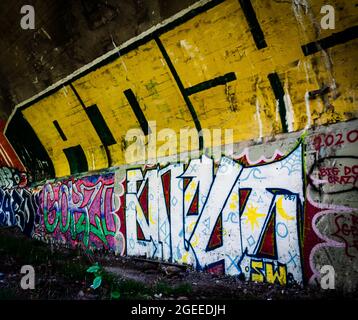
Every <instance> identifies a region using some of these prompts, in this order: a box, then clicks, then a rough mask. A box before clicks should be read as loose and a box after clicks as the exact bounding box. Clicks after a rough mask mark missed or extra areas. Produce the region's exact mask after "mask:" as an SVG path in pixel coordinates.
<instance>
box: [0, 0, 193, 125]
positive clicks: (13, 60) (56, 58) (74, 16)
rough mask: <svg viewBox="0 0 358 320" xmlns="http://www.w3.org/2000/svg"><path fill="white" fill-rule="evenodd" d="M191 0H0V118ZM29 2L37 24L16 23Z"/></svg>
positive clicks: (3, 118) (4, 117)
mask: <svg viewBox="0 0 358 320" xmlns="http://www.w3.org/2000/svg"><path fill="white" fill-rule="evenodd" d="M195 2H196V1H195V0H180V1H177V0H126V1H120V0H50V1H49V0H32V1H31V0H26V1H25V0H1V1H0V13H1V15H0V34H1V36H0V79H1V81H0V120H6V119H7V118H8V116H9V115H10V113H11V111H12V109H13V107H14V106H15V105H16V104H18V103H20V102H22V101H24V100H26V99H28V98H30V97H31V96H33V95H35V94H37V93H39V92H41V91H42V90H44V89H46V88H47V87H48V86H50V85H52V84H53V83H55V82H57V81H58V80H60V79H62V78H64V77H66V76H67V75H69V74H71V73H72V72H74V71H75V70H77V69H78V68H80V67H82V66H83V65H85V64H87V63H89V62H91V61H92V60H94V59H95V58H97V57H99V56H100V55H102V54H104V53H106V52H108V51H110V50H111V49H113V47H114V43H115V44H116V45H120V44H121V43H123V42H124V41H126V40H128V39H130V38H132V37H135V36H136V35H138V34H140V33H142V32H143V31H145V30H147V29H149V28H150V27H151V26H153V25H155V24H157V23H159V22H161V21H163V20H164V19H166V18H168V17H170V16H172V15H174V14H175V13H177V12H178V11H180V10H182V9H185V8H187V7H188V6H189V5H191V4H193V3H195ZM26 4H29V5H32V6H34V8H35V14H36V19H35V22H36V29H35V30H23V29H22V28H21V26H20V20H21V17H22V15H21V13H20V9H21V7H22V6H23V5H26Z"/></svg>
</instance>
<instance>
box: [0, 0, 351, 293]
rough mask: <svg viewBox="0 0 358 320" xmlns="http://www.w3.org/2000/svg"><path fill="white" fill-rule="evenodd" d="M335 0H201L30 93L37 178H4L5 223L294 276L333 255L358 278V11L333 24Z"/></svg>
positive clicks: (347, 280) (27, 157)
mask: <svg viewBox="0 0 358 320" xmlns="http://www.w3.org/2000/svg"><path fill="white" fill-rule="evenodd" d="M250 4H252V7H251V5H250ZM323 4H324V3H323V2H322V3H321V2H320V1H314V2H312V3H306V2H304V3H299V4H298V3H297V2H294V3H287V2H265V3H263V2H261V1H260V2H259V1H251V2H250V1H236V0H226V1H210V2H206V1H204V2H199V3H197V4H195V5H194V6H193V7H190V8H188V9H186V10H184V11H182V12H179V13H178V14H177V15H175V16H174V17H172V18H170V19H169V20H167V21H164V22H163V23H162V24H161V25H158V26H156V27H153V28H152V29H150V30H148V31H147V32H145V33H144V34H142V35H141V36H139V37H137V38H134V39H132V40H130V41H129V42H126V43H124V44H123V45H121V46H120V47H119V48H118V49H115V50H114V51H112V52H109V53H108V54H107V55H105V56H103V57H101V58H99V59H97V60H96V61H94V62H93V63H92V64H90V65H88V66H85V67H84V68H82V69H80V70H79V71H78V72H76V73H74V74H72V75H70V76H69V77H67V78H66V79H64V80H63V81H60V82H59V83H58V84H55V85H54V86H52V87H49V88H48V89H47V90H46V91H45V92H43V93H41V94H39V95H37V96H35V97H34V98H32V99H30V100H27V101H25V102H23V103H21V104H20V105H18V106H17V107H16V109H15V110H14V111H13V113H12V115H11V117H10V118H9V120H8V123H7V126H6V129H5V136H6V138H7V139H8V141H9V142H10V144H11V146H12V147H13V148H14V150H15V151H16V153H17V156H18V157H19V160H20V161H21V162H22V164H23V165H24V167H25V168H26V170H27V180H28V181H33V182H34V183H32V184H31V185H29V186H28V187H25V188H24V187H23V183H20V182H18V183H17V184H16V183H13V185H11V186H10V187H9V185H5V184H4V185H3V186H2V189H1V198H0V203H1V205H2V210H1V211H0V224H1V225H18V226H19V227H20V228H21V229H22V230H23V231H24V232H26V233H27V234H29V235H31V236H32V237H35V238H38V239H42V240H44V241H47V242H52V241H55V242H60V243H64V244H67V245H70V246H77V245H81V246H84V247H91V248H103V247H104V248H105V249H107V250H112V251H114V252H116V253H118V254H122V255H123V254H126V255H145V256H146V257H148V258H157V259H163V260H168V261H171V262H178V263H188V264H192V265H194V266H195V267H196V268H197V269H198V270H207V271H210V272H218V273H226V274H231V275H240V276H241V277H243V278H245V279H250V280H253V281H268V282H278V283H280V284H283V285H284V284H287V283H290V282H298V283H302V284H305V283H306V284H307V283H311V284H314V283H316V281H318V282H319V280H320V278H321V274H320V269H321V267H322V266H323V265H327V264H328V265H332V266H333V267H334V269H335V271H336V287H338V288H340V289H344V290H350V291H351V290H354V289H356V288H357V284H358V275H357V271H358V252H357V251H358V246H357V227H358V209H357V207H358V203H357V199H358V198H357V176H358V167H357V165H358V164H357V155H358V148H357V145H358V141H357V140H358V129H357V123H358V120H354V119H355V118H357V114H358V108H357V104H356V101H355V96H356V90H357V86H356V75H355V74H356V71H357V70H356V69H357V62H356V61H355V59H354V52H355V49H356V46H357V40H355V36H356V31H355V30H356V29H354V24H355V22H356V21H355V20H354V17H353V16H352V15H350V12H351V11H350V10H353V8H351V7H352V6H353V5H352V4H351V3H350V1H339V3H338V2H337V3H333V5H334V6H335V7H336V8H337V10H336V30H334V33H333V32H332V30H321V29H319V24H318V23H319V20H320V13H319V12H320V8H321V6H322V5H323ZM283 40H284V41H283ZM317 41H318V42H317ZM19 128H21V130H19ZM138 128H139V129H141V132H142V134H141V135H140V136H139V139H138V137H137V140H136V141H134V140H133V139H128V136H126V135H127V134H128V132H129V130H131V129H132V130H133V129H138ZM182 129H193V130H194V133H197V132H198V131H200V129H207V131H206V132H209V133H211V134H212V136H210V135H205V134H204V136H203V139H202V140H201V139H199V138H198V136H195V135H194V139H193V141H192V142H193V143H192V144H185V143H184V142H185V141H184V140H186V139H185V138H186V137H184V136H183V134H181V133H182V132H183V131H182ZM215 129H221V130H222V132H223V134H222V136H220V135H219V136H214V130H215ZM225 129H228V130H230V129H232V139H233V142H234V143H235V144H234V146H233V148H232V149H230V148H227V149H225V151H224V152H223V154H221V152H222V149H223V148H221V146H224V145H225V144H226V143H228V141H225V134H224V132H225V131H224V130H225ZM152 144H153V145H154V147H152ZM138 150H139V152H138ZM143 150H144V151H145V153H144V154H145V156H146V158H145V159H142V158H141V156H142V155H143V154H141V153H140V151H143ZM153 150H155V151H156V153H157V154H156V155H153V154H152V151H153ZM135 151H137V152H135ZM178 154H180V155H182V158H179V159H178V157H176V156H177V155H178ZM148 158H149V159H148ZM143 163H146V165H144V164H143ZM19 169H20V171H19V173H18V175H20V176H23V173H22V172H21V168H19ZM21 181H24V178H23V179H22V180H21Z"/></svg>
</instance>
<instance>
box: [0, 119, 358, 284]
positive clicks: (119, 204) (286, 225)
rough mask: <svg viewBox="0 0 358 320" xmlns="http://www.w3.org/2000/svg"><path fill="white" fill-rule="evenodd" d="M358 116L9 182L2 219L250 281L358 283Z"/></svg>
mask: <svg viewBox="0 0 358 320" xmlns="http://www.w3.org/2000/svg"><path fill="white" fill-rule="evenodd" d="M357 124H358V122H357V121H352V122H349V123H348V124H336V125H331V126H329V127H321V128H320V129H315V130H310V131H309V132H308V133H306V134H305V135H300V133H297V134H292V135H290V136H286V137H284V138H282V139H277V140H276V141H274V142H271V143H266V144H256V145H253V146H251V147H246V146H240V145H238V146H237V149H236V150H235V152H234V155H233V156H232V157H227V156H222V157H221V159H220V160H218V161H215V160H214V159H212V158H211V157H209V156H207V155H205V154H203V155H201V156H200V157H198V158H195V159H191V160H190V161H188V162H183V163H182V162H177V163H167V164H157V165H154V166H133V165H132V166H127V167H123V168H118V169H115V170H113V171H112V172H108V173H103V174H94V175H87V176H83V177H81V176H80V177H76V178H75V177H71V178H66V179H62V180H61V179H60V180H57V181H48V182H47V183H45V184H43V185H41V186H39V187H37V188H36V189H32V188H28V187H23V188H19V187H17V188H12V189H0V203H1V211H0V223H1V225H2V226H18V227H20V229H21V230H22V231H23V232H25V233H26V234H28V235H30V236H32V237H34V238H36V239H40V240H42V241H46V242H54V243H59V244H62V245H67V246H70V247H77V246H80V247H82V248H85V249H87V248H91V249H104V250H107V251H112V252H114V253H116V254H120V255H128V256H142V257H146V258H149V259H159V260H163V261H169V262H173V263H179V264H190V265H193V266H194V267H195V268H196V269H197V270H201V271H208V272H213V273H220V274H228V275H233V276H239V277H240V278H241V279H246V280H252V281H264V282H269V283H279V284H281V285H286V284H289V283H300V284H311V285H315V284H316V283H317V282H319V279H320V277H321V274H320V271H319V270H320V269H321V267H322V266H324V265H327V264H328V265H332V266H333V267H334V269H335V272H336V277H337V279H336V283H337V286H338V287H339V288H341V289H344V290H354V289H355V288H356V286H357V284H358V276H357V273H358V246H357V230H358V229H357V228H358V198H357V179H358V172H357V168H358V160H357V159H358V156H357V154H358V134H357V133H358V131H357Z"/></svg>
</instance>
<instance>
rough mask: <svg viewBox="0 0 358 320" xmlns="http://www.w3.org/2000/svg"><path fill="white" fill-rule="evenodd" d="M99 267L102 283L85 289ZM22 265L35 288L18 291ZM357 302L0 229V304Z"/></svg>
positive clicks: (331, 292) (326, 292)
mask: <svg viewBox="0 0 358 320" xmlns="http://www.w3.org/2000/svg"><path fill="white" fill-rule="evenodd" d="M95 264H97V265H98V266H99V268H98V269H99V275H100V277H101V279H102V282H101V285H100V286H99V287H98V288H97V289H93V288H91V285H92V283H93V280H94V274H93V273H89V272H87V269H88V268H89V267H91V266H93V265H95ZM23 265H32V266H33V267H34V269H35V289H33V290H23V289H22V288H21V286H20V282H21V278H22V277H23V276H24V275H23V274H21V273H20V270H21V267H22V266H23ZM352 297H353V298H354V297H357V295H356V294H354V295H352V294H350V295H345V294H343V293H340V292H337V291H335V290H319V289H317V288H312V287H306V288H302V287H299V286H291V287H282V286H279V285H273V284H268V283H254V282H247V281H241V280H240V279H239V278H238V277H232V276H221V275H213V274H209V273H203V272H196V271H194V270H192V269H191V268H188V267H185V266H177V265H173V264H166V263H160V262H157V261H147V260H144V259H141V258H133V257H130V258H129V257H118V256H115V255H113V254H108V253H104V252H102V253H101V252H97V253H91V254H90V253H89V252H88V251H84V250H81V249H76V250H71V249H67V248H59V247H56V248H54V247H53V246H50V245H48V244H44V243H42V242H39V241H36V240H32V239H28V238H26V237H25V236H24V235H23V234H22V233H21V232H19V230H17V229H14V228H11V229H0V300H4V299H6V300H8V299H10V300H19V299H21V300H23V299H25V300H28V299H36V300H38V299H41V300H48V299H60V300H108V299H125V300H128V299H145V300H161V299H169V300H188V299H190V300H192V299H195V300H197V299H199V300H201V299H209V300H212V299H235V300H257V299H259V300H297V299H298V300H311V299H336V298H344V299H346V298H348V299H352Z"/></svg>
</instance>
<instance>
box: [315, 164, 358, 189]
mask: <svg viewBox="0 0 358 320" xmlns="http://www.w3.org/2000/svg"><path fill="white" fill-rule="evenodd" d="M319 177H320V179H326V178H327V179H328V182H329V183H331V184H352V185H355V184H356V183H357V180H358V165H354V166H344V167H343V169H342V168H338V167H322V168H320V169H319Z"/></svg>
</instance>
